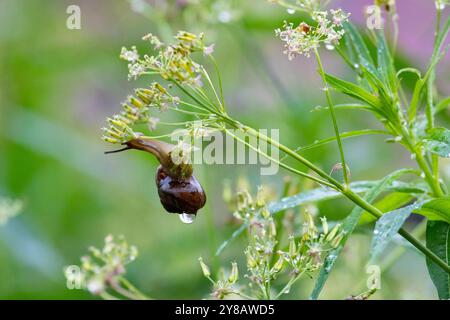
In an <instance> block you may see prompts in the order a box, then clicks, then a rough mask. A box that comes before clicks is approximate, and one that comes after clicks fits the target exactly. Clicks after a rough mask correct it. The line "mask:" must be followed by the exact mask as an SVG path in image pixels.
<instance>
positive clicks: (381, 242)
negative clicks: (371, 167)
mask: <svg viewBox="0 0 450 320" xmlns="http://www.w3.org/2000/svg"><path fill="white" fill-rule="evenodd" d="M421 204H422V203H421V202H416V203H414V204H412V205H409V206H406V207H403V208H400V209H397V210H393V211H390V212H387V213H385V214H384V215H383V216H382V217H381V218H380V219H379V220H378V221H377V222H376V224H375V229H374V231H373V238H372V245H371V249H370V262H369V264H372V263H373V262H374V261H375V260H376V259H377V258H378V256H379V255H380V254H381V252H383V250H384V249H385V248H386V246H387V245H388V244H389V242H390V241H391V240H392V238H393V237H394V236H395V235H396V234H397V232H398V230H399V229H400V228H401V227H402V225H403V223H404V222H405V221H406V219H407V218H408V217H409V216H410V215H411V213H412V212H413V211H414V210H416V209H418V208H420V206H421Z"/></svg>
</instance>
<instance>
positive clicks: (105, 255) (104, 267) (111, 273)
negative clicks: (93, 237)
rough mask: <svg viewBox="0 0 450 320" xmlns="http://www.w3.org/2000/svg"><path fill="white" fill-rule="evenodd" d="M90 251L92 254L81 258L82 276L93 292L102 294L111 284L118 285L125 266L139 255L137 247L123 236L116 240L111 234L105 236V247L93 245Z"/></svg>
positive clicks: (89, 289)
mask: <svg viewBox="0 0 450 320" xmlns="http://www.w3.org/2000/svg"><path fill="white" fill-rule="evenodd" d="M89 251H90V253H91V256H85V257H83V258H81V261H82V264H81V273H82V277H81V278H82V281H83V282H84V284H85V285H86V288H87V290H88V291H89V292H91V293H92V294H102V293H103V292H105V291H106V290H107V288H108V287H109V286H112V287H115V286H116V285H118V282H119V277H121V276H122V275H123V274H124V273H125V266H126V265H127V264H129V263H130V262H132V261H134V260H135V259H136V257H137V255H138V251H137V248H136V247H135V246H130V245H128V243H127V242H126V241H125V239H124V238H123V237H119V239H118V240H117V241H115V240H114V238H113V237H112V236H111V235H109V236H107V237H106V238H105V246H104V247H103V249H101V250H100V249H97V248H94V247H91V248H90V249H89Z"/></svg>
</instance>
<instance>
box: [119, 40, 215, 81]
mask: <svg viewBox="0 0 450 320" xmlns="http://www.w3.org/2000/svg"><path fill="white" fill-rule="evenodd" d="M142 39H143V40H144V41H148V42H149V43H150V45H151V46H152V47H153V49H154V50H155V51H157V54H156V55H152V56H149V55H144V56H143V58H142V59H141V58H140V55H139V53H138V51H137V49H136V47H135V46H133V47H131V49H127V48H126V47H123V48H122V51H121V53H120V58H121V59H123V60H125V61H128V79H137V78H138V77H139V76H141V75H144V74H156V73H158V74H160V75H161V76H162V77H163V78H164V79H166V80H175V81H177V82H179V83H181V84H189V85H194V86H201V85H202V82H201V75H200V74H201V70H202V66H201V65H199V64H198V63H196V62H195V61H193V60H192V59H191V57H190V55H191V54H192V53H194V52H203V54H205V55H210V54H212V53H213V51H214V45H209V46H206V45H205V43H204V35H203V33H201V34H199V35H195V34H193V33H190V32H186V31H179V32H178V34H177V35H176V36H175V40H176V43H175V44H172V45H165V44H164V43H163V42H161V40H159V38H158V37H156V36H155V35H153V34H151V33H150V34H147V35H145V36H144V37H143V38H142Z"/></svg>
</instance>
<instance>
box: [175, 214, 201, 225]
mask: <svg viewBox="0 0 450 320" xmlns="http://www.w3.org/2000/svg"><path fill="white" fill-rule="evenodd" d="M178 216H179V217H180V220H181V222H183V223H185V224H191V223H192V222H194V221H195V218H196V217H197V215H196V214H191V213H182V214H179V215H178Z"/></svg>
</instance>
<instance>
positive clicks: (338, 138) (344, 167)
mask: <svg viewBox="0 0 450 320" xmlns="http://www.w3.org/2000/svg"><path fill="white" fill-rule="evenodd" d="M314 53H315V55H316V59H317V64H318V66H319V73H320V76H321V77H322V81H323V83H324V85H325V88H324V90H325V96H326V97H327V103H328V108H329V110H330V114H331V118H332V120H333V127H334V133H335V135H336V141H337V144H338V147H339V153H340V155H341V162H342V170H343V172H344V182H345V186H346V187H348V184H349V181H348V172H347V171H348V167H347V164H346V161H345V155H344V148H343V147H342V141H341V135H340V133H339V127H338V124H337V120H336V112H335V110H334V104H333V101H332V99H331V94H330V91H329V89H328V84H327V80H326V78H325V70H324V68H323V65H322V60H321V59H320V55H319V51H318V50H317V48H314Z"/></svg>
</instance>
